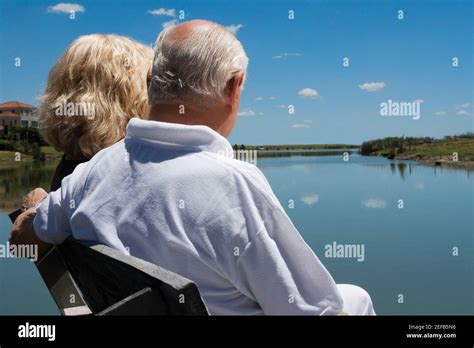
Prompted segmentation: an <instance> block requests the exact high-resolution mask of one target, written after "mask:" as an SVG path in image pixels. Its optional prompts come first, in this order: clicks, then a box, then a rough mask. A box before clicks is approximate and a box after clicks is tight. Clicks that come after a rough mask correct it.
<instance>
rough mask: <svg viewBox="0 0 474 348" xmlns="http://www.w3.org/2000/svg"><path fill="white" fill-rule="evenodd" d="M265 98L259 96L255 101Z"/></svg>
mask: <svg viewBox="0 0 474 348" xmlns="http://www.w3.org/2000/svg"><path fill="white" fill-rule="evenodd" d="M262 100H263V97H257V98H255V101H262Z"/></svg>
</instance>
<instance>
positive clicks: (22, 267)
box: [0, 154, 474, 314]
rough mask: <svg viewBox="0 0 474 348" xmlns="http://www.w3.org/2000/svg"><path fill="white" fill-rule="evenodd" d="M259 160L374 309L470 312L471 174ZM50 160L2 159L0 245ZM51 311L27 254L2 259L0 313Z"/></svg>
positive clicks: (301, 224)
mask: <svg viewBox="0 0 474 348" xmlns="http://www.w3.org/2000/svg"><path fill="white" fill-rule="evenodd" d="M257 165H258V167H259V168H260V169H261V170H262V171H263V172H264V174H265V175H266V177H267V178H268V180H269V182H270V184H271V185H272V187H273V189H274V191H275V194H276V195H277V197H278V198H279V199H280V202H281V203H282V205H283V206H284V207H285V209H286V211H287V213H288V215H289V216H290V217H291V219H292V220H293V222H294V224H295V226H296V227H297V228H298V229H299V231H300V232H301V234H302V235H303V237H304V239H305V240H306V242H307V243H308V244H309V245H310V246H311V248H312V249H313V250H314V252H315V253H316V254H317V255H318V257H319V258H320V259H321V261H322V262H323V263H324V264H325V266H326V267H327V268H328V270H329V271H330V272H331V274H332V275H333V277H334V278H335V280H336V282H338V283H351V284H356V285H359V286H362V287H363V288H365V289H366V290H367V291H368V292H369V293H370V295H371V297H372V300H373V302H374V306H375V310H376V312H377V313H378V314H474V299H473V294H474V286H473V281H474V277H473V261H474V260H473V235H474V220H473V212H474V178H473V173H472V172H469V171H468V170H463V169H450V168H440V167H430V166H425V165H421V164H418V163H416V162H410V161H390V160H387V159H385V158H379V157H364V156H360V155H358V154H352V155H351V156H350V158H349V160H348V161H343V158H342V156H341V155H329V156H328V155H326V156H292V157H266V158H258V162H257ZM54 167H55V163H50V162H48V163H0V243H2V244H4V243H5V242H6V240H7V238H8V233H9V231H10V227H11V223H10V222H9V219H8V217H7V215H6V212H8V211H12V210H14V209H15V208H17V207H18V206H19V205H20V204H21V200H22V196H23V195H24V194H26V193H27V192H29V190H30V189H32V188H34V187H37V186H42V187H45V188H47V187H49V179H50V177H51V175H52V172H53V170H54ZM339 247H342V248H343V251H345V253H343V254H339V253H338V252H335V253H332V254H331V253H330V252H332V251H337V250H339V249H338V248H339ZM351 250H352V251H355V250H357V251H359V252H361V251H363V253H359V254H351V253H350V251H351ZM348 251H349V253H348ZM58 313H59V312H58V310H57V309H56V307H55V304H54V302H53V301H52V299H51V298H50V296H49V293H48V291H47V289H46V288H45V286H44V285H43V283H42V280H41V278H40V276H39V275H38V274H37V272H36V269H35V267H34V265H33V264H32V263H31V262H30V261H27V260H20V259H5V258H3V259H0V314H58Z"/></svg>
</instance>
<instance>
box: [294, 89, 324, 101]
mask: <svg viewBox="0 0 474 348" xmlns="http://www.w3.org/2000/svg"><path fill="white" fill-rule="evenodd" d="M298 95H299V96H300V97H302V98H309V99H316V98H319V93H318V92H316V90H314V89H312V88H303V89H302V90H301V91H299V92H298Z"/></svg>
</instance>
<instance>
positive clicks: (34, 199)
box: [21, 188, 48, 212]
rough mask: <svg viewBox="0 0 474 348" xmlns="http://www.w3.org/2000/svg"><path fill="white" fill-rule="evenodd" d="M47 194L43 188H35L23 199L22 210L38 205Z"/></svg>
mask: <svg viewBox="0 0 474 348" xmlns="http://www.w3.org/2000/svg"><path fill="white" fill-rule="evenodd" d="M47 195H48V193H47V192H46V191H45V190H43V189H42V188H35V189H34V190H33V191H31V192H30V193H28V194H27V195H26V196H25V198H24V199H23V203H22V204H21V210H22V211H23V212H25V211H27V210H28V209H30V208H33V207H36V206H37V205H38V203H39V202H41V201H42V200H43V199H44V198H45V197H46V196H47Z"/></svg>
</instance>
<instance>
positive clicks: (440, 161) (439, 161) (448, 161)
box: [362, 153, 474, 169]
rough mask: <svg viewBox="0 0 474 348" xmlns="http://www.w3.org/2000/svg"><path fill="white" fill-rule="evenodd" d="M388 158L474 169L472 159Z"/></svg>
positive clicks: (432, 165) (436, 165)
mask: <svg viewBox="0 0 474 348" xmlns="http://www.w3.org/2000/svg"><path fill="white" fill-rule="evenodd" d="M362 156H373V157H384V158H387V156H384V155H381V154H376V153H374V154H369V155H362ZM387 159H388V160H395V161H415V162H417V163H419V164H424V165H426V166H430V167H445V168H458V169H474V161H453V160H451V159H450V158H449V157H448V156H437V157H431V158H422V157H419V156H403V155H401V156H395V157H393V158H387Z"/></svg>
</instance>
